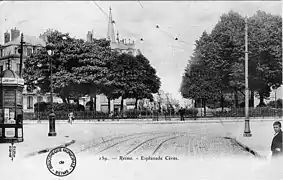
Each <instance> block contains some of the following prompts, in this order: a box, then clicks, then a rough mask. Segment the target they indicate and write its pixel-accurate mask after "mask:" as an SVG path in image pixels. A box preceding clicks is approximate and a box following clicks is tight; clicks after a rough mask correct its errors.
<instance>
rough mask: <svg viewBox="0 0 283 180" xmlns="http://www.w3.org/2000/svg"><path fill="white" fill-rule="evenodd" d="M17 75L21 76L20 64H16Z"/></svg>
mask: <svg viewBox="0 0 283 180" xmlns="http://www.w3.org/2000/svg"><path fill="white" fill-rule="evenodd" d="M16 66H17V67H16V73H17V74H18V75H19V74H20V63H17V64H16Z"/></svg>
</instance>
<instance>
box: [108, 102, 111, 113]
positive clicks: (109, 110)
mask: <svg viewBox="0 0 283 180" xmlns="http://www.w3.org/2000/svg"><path fill="white" fill-rule="evenodd" d="M107 99H108V113H110V112H111V108H110V106H111V99H110V98H107Z"/></svg>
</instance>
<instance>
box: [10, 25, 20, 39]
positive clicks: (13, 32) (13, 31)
mask: <svg viewBox="0 0 283 180" xmlns="http://www.w3.org/2000/svg"><path fill="white" fill-rule="evenodd" d="M18 37H20V30H18V29H17V28H15V29H11V41H13V40H14V39H16V38H18Z"/></svg>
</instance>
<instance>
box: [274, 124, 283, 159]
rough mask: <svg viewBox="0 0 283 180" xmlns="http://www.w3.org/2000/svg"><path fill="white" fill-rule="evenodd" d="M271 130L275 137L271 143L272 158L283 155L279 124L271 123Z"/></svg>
mask: <svg viewBox="0 0 283 180" xmlns="http://www.w3.org/2000/svg"><path fill="white" fill-rule="evenodd" d="M273 129H274V131H275V135H274V137H273V140H272V143H271V151H272V157H278V156H282V155H283V143H282V130H281V123H280V122H279V121H276V122H274V123H273Z"/></svg>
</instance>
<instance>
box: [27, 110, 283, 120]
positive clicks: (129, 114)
mask: <svg viewBox="0 0 283 180" xmlns="http://www.w3.org/2000/svg"><path fill="white" fill-rule="evenodd" d="M68 113H69V112H68V111H58V112H55V115H56V119H57V120H67V119H68ZM73 113H74V116H75V119H76V120H105V119H112V120H115V119H151V120H153V121H154V120H159V119H165V120H170V119H172V118H180V113H179V112H157V111H125V112H124V113H123V114H122V113H119V114H114V115H113V114H108V113H104V112H94V111H74V112H73ZM49 114H50V112H39V113H37V112H35V113H24V120H47V119H49ZM282 114H283V111H282V109H271V108H250V110H249V116H250V117H251V118H253V117H259V118H260V117H263V118H264V117H282ZM213 117H219V118H220V117H226V118H229V117H231V118H233V117H234V118H237V117H245V109H244V108H237V109H236V108H232V109H229V110H224V111H219V110H218V111H217V110H212V109H207V110H206V114H204V111H203V109H202V110H198V112H196V111H194V112H189V113H188V112H186V113H185V114H184V118H187V119H188V118H189V119H190V118H191V119H198V118H213Z"/></svg>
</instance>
